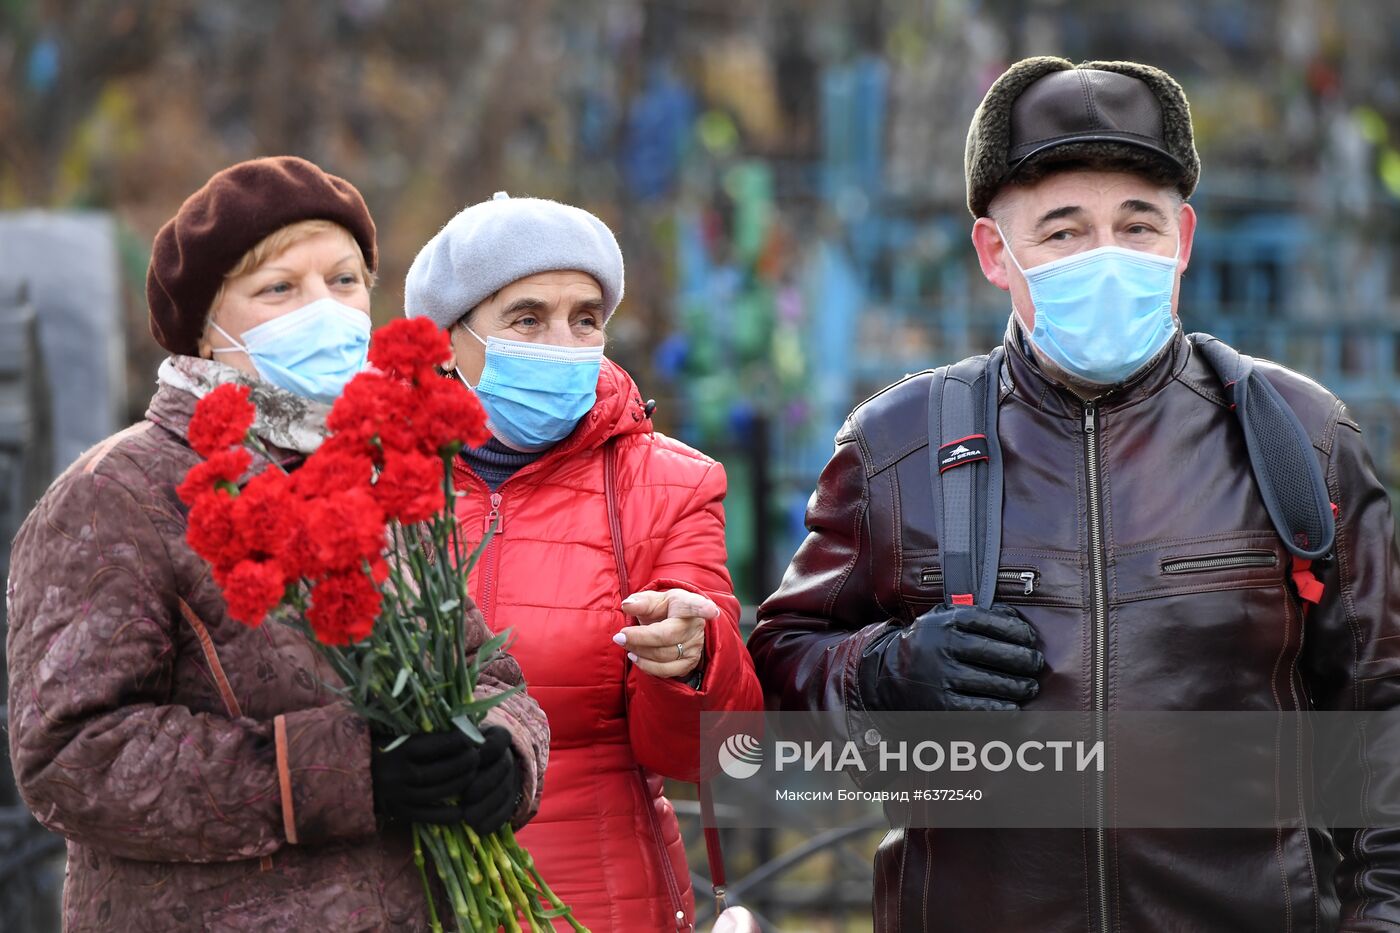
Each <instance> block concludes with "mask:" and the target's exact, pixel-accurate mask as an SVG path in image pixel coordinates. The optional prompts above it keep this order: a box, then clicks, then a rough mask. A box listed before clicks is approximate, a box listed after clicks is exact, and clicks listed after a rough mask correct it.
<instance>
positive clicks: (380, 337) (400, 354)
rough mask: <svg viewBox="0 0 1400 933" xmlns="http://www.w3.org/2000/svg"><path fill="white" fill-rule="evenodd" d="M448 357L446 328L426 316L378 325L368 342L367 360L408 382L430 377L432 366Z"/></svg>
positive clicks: (450, 343)
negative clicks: (378, 327)
mask: <svg viewBox="0 0 1400 933" xmlns="http://www.w3.org/2000/svg"><path fill="white" fill-rule="evenodd" d="M451 358H452V342H451V340H450V339H449V338H448V336H447V332H446V331H444V330H442V329H441V328H439V327H438V326H437V325H436V324H434V323H433V322H432V321H430V320H428V319H427V318H425V317H418V318H402V319H400V320H397V321H394V322H393V323H392V324H389V325H387V326H385V327H381V328H380V329H379V330H378V331H376V332H375V334H374V337H373V338H372V339H371V340H370V343H369V361H370V363H372V364H373V365H374V367H375V368H376V369H378V370H381V371H382V372H385V373H388V374H389V375H390V376H395V377H397V378H399V379H406V380H408V381H410V382H423V381H427V380H429V379H432V378H433V376H434V373H433V371H432V370H433V367H434V366H438V365H440V364H442V363H445V362H447V361H448V360H449V359H451Z"/></svg>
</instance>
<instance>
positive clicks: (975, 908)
mask: <svg viewBox="0 0 1400 933" xmlns="http://www.w3.org/2000/svg"><path fill="white" fill-rule="evenodd" d="M1005 359H1006V362H1005V364H1004V366H1003V372H1002V386H1001V389H1000V396H1001V400H1000V408H999V418H998V432H999V435H1000V439H1001V445H1002V451H1003V462H1004V481H1005V499H1004V508H1003V527H1002V536H1003V537H1002V552H1001V567H1002V568H1003V569H1015V570H1017V571H1018V572H1029V573H1032V574H1034V577H1033V581H1034V587H1033V590H1032V592H1029V593H1027V592H1026V591H1025V590H1026V587H1025V586H1023V585H1022V582H1021V581H1020V579H1019V578H1018V579H1017V580H1015V581H1009V582H1007V583H1006V584H1004V587H1003V589H1002V591H1001V594H1000V597H999V601H1000V602H1004V603H1009V604H1010V605H1012V606H1014V607H1015V608H1016V609H1018V610H1019V611H1020V613H1021V614H1022V616H1023V617H1024V618H1025V619H1026V620H1027V621H1029V622H1030V624H1031V625H1032V626H1033V627H1034V628H1035V630H1036V632H1037V633H1038V635H1039V638H1040V641H1041V647H1042V649H1043V651H1044V654H1045V657H1046V668H1045V671H1044V673H1043V674H1042V676H1041V678H1040V685H1041V687H1040V693H1039V695H1038V696H1036V697H1035V698H1034V699H1033V700H1032V701H1030V702H1029V703H1028V704H1026V706H1027V708H1033V709H1041V710H1088V709H1093V708H1094V706H1095V695H1096V692H1097V691H1100V690H1101V691H1103V693H1102V696H1103V700H1102V703H1103V705H1104V707H1105V708H1106V709H1107V710H1108V711H1110V713H1111V712H1112V711H1113V710H1279V709H1281V710H1296V709H1300V708H1307V706H1308V704H1310V703H1311V704H1312V705H1313V706H1315V707H1317V708H1319V709H1338V710H1349V709H1389V708H1392V707H1395V706H1396V705H1397V704H1400V563H1397V555H1396V550H1395V545H1394V538H1393V528H1392V521H1391V511H1390V500H1389V497H1388V495H1387V493H1386V489H1385V487H1384V486H1382V485H1381V483H1380V482H1379V481H1378V480H1377V478H1376V472H1375V469H1374V467H1373V466H1372V464H1371V461H1370V458H1369V456H1368V455H1367V453H1366V449H1365V445H1364V444H1363V442H1362V439H1361V433H1360V430H1359V428H1358V427H1357V425H1356V423H1355V422H1354V421H1353V420H1352V418H1351V416H1350V415H1349V414H1348V413H1347V410H1346V408H1345V407H1344V406H1343V404H1342V403H1341V402H1340V401H1338V400H1337V399H1336V398H1335V397H1334V396H1332V395H1331V394H1330V393H1328V392H1327V391H1326V390H1324V389H1322V388H1321V387H1320V386H1318V385H1316V384H1315V383H1313V382H1311V381H1309V380H1307V379H1305V378H1303V377H1302V376H1299V375H1298V374H1296V373H1293V372H1291V371H1289V370H1286V369H1284V368H1282V367H1279V366H1276V365H1273V364H1268V363H1260V365H1259V367H1258V369H1259V371H1260V372H1262V373H1263V374H1264V375H1265V376H1266V377H1267V378H1268V379H1269V380H1270V381H1271V382H1272V383H1273V384H1274V385H1275V386H1276V387H1277V389H1278V390H1279V392H1281V393H1282V395H1283V396H1284V398H1285V399H1286V400H1287V401H1288V403H1289V404H1290V405H1291V406H1292V407H1293V410H1294V411H1295V412H1296V413H1297V414H1298V416H1299V418H1300V419H1301V421H1302V423H1303V425H1304V426H1305V427H1306V429H1307V430H1308V432H1309V435H1310V436H1311V437H1312V440H1313V444H1314V447H1315V448H1316V453H1317V456H1318V458H1319V459H1320V462H1321V463H1322V466H1323V468H1324V471H1325V476H1326V480H1327V484H1328V489H1329V491H1330V494H1331V498H1332V501H1333V502H1334V503H1336V504H1337V505H1338V506H1339V507H1340V517H1339V521H1338V526H1337V546H1336V559H1335V560H1334V561H1332V562H1331V564H1330V565H1329V566H1327V568H1326V570H1325V572H1321V573H1320V578H1321V580H1322V582H1323V583H1324V584H1325V585H1326V590H1325V594H1324V596H1323V598H1322V602H1321V604H1320V605H1318V606H1317V607H1315V608H1314V609H1312V610H1311V611H1310V612H1309V613H1308V614H1307V616H1306V621H1305V619H1304V615H1303V614H1302V612H1301V611H1300V604H1299V601H1298V599H1297V598H1296V597H1295V595H1294V591H1293V589H1292V585H1291V583H1290V581H1289V578H1288V570H1289V559H1288V555H1287V553H1286V552H1285V551H1284V549H1283V547H1282V545H1281V543H1280V541H1279V539H1278V537H1277V535H1276V534H1275V532H1274V530H1273V526H1272V524H1271V523H1270V520H1269V516H1268V514H1267V512H1266V511H1265V508H1264V504H1263V501H1262V500H1261V498H1260V496H1259V493H1258V491H1257V488H1256V486H1255V483H1254V480H1253V474H1252V472H1251V469H1250V464H1249V459H1248V456H1247V454H1246V450H1245V445H1244V437H1243V433H1242V432H1241V430H1240V428H1239V425H1238V422H1237V421H1236V419H1235V416H1234V415H1233V414H1232V413H1231V411H1230V410H1229V407H1228V404H1227V403H1226V401H1225V399H1224V397H1223V395H1222V392H1221V386H1220V383H1219V380H1218V379H1217V378H1216V376H1215V375H1214V374H1213V373H1212V372H1211V371H1210V369H1209V368H1208V367H1207V365H1206V363H1205V361H1204V360H1203V359H1201V358H1200V357H1199V356H1198V355H1197V354H1195V353H1193V352H1192V350H1191V347H1190V344H1189V343H1188V342H1187V341H1186V340H1185V338H1184V337H1182V336H1180V335H1178V338H1177V340H1176V341H1175V343H1174V344H1173V345H1172V347H1171V349H1170V350H1169V351H1168V352H1167V353H1166V354H1165V355H1164V356H1163V358H1162V359H1160V360H1159V361H1158V362H1157V363H1155V364H1153V365H1152V366H1151V367H1150V368H1149V370H1148V371H1147V372H1146V373H1145V374H1144V375H1143V376H1141V377H1139V378H1137V379H1136V380H1134V382H1133V383H1131V384H1130V385H1128V386H1126V387H1124V388H1123V389H1121V390H1119V391H1117V392H1115V393H1113V394H1112V395H1110V396H1106V397H1104V398H1102V399H1100V400H1099V401H1098V403H1097V404H1093V405H1087V406H1086V404H1085V403H1084V402H1082V401H1081V400H1080V399H1078V398H1077V397H1076V396H1074V395H1072V394H1071V393H1069V392H1066V391H1064V390H1063V389H1061V388H1060V387H1058V386H1056V385H1054V384H1052V383H1051V382H1050V381H1049V380H1047V379H1046V377H1045V376H1044V375H1043V374H1042V373H1041V372H1040V371H1039V370H1038V369H1037V367H1036V366H1035V365H1034V363H1033V362H1031V360H1029V359H1028V357H1027V356H1026V354H1025V353H1024V351H1023V349H1022V348H1021V346H1019V341H1018V340H1016V339H1014V338H1011V339H1008V340H1007V341H1006V357H1005ZM928 378H929V377H928V376H927V375H916V376H913V377H910V378H909V379H907V380H905V381H903V382H901V383H898V384H896V385H895V386H892V387H890V388H889V389H886V390H885V391H884V392H882V393H880V394H878V395H876V396H875V397H874V398H872V399H870V400H869V401H867V402H865V403H864V405H863V406H862V408H861V409H858V411H860V418H859V420H857V419H856V418H855V417H854V416H853V417H852V418H851V419H848V420H847V422H846V425H845V427H843V429H842V430H841V432H840V433H839V434H838V435H837V438H836V452H835V454H834V456H833V457H832V459H831V461H830V463H828V464H827V466H826V469H825V470H824V472H823V473H822V476H821V480H820V484H819V485H818V487H817V490H816V492H815V493H814V494H813V496H812V499H811V502H810V504H809V506H808V511H807V527H808V529H809V531H810V534H809V535H808V537H807V540H806V541H805V542H804V543H803V545H802V547H801V548H800V549H799V550H798V552H797V555H796V556H795V557H794V558H793V561H792V565H791V566H790V567H789V568H788V572H787V575H786V576H785V578H784V580H783V583H782V586H781V587H780V588H779V590H778V591H777V592H776V593H774V594H773V596H772V597H770V598H769V599H768V601H767V602H765V603H764V604H763V606H762V607H761V608H760V610H759V621H760V623H761V624H760V625H759V627H758V629H757V630H756V631H755V632H754V634H753V637H752V638H751V640H750V642H749V648H750V651H752V653H753V656H754V660H755V663H756V665H757V668H758V673H759V677H760V679H761V680H762V682H763V685H764V690H765V694H766V697H767V702H768V705H769V707H770V708H773V709H786V710H813V709H822V710H843V711H844V714H845V718H846V720H847V726H848V728H849V729H850V735H852V736H861V735H862V734H864V733H865V731H866V729H867V728H868V726H869V722H870V721H869V718H868V714H867V711H866V709H865V707H864V700H863V698H862V696H861V694H860V689H859V685H858V682H857V677H856V669H857V663H858V661H859V658H860V654H861V649H862V648H863V647H864V645H865V644H866V643H867V642H868V641H869V640H870V639H871V638H872V636H874V635H875V634H877V633H879V632H880V631H882V630H883V629H884V628H885V627H886V625H887V624H888V622H887V620H893V621H894V622H895V623H897V624H903V623H908V622H910V621H912V620H913V619H914V618H915V617H916V616H918V615H919V614H920V613H922V612H924V611H926V610H927V609H929V608H930V607H931V606H933V605H934V604H935V602H937V601H940V600H941V597H942V594H941V592H939V591H938V588H937V587H936V586H930V585H928V584H926V582H925V578H924V575H923V574H922V572H923V571H924V570H926V569H930V568H937V567H938V557H937V550H938V546H937V542H936V541H935V540H933V538H932V536H931V534H930V529H931V527H932V525H933V519H932V513H931V510H932V507H933V505H932V498H931V484H930V482H929V476H930V462H929V455H928V445H927V438H926V429H925V427H924V425H926V423H927V420H926V405H927V395H928ZM1086 426H1088V427H1091V429H1092V432H1090V431H1086ZM1090 433H1092V434H1093V435H1094V437H1093V441H1094V442H1093V443H1090V440H1091V438H1090V436H1089V435H1090ZM876 435H878V436H876ZM873 450H885V451H890V452H891V453H890V454H889V455H888V456H886V457H884V458H882V459H878V460H876V459H873V458H872V451H873ZM1091 480H1092V482H1091ZM1091 489H1096V490H1097V491H1098V495H1097V501H1096V503H1095V507H1094V508H1091V502H1090V490H1091ZM1091 516H1092V517H1091ZM1091 523H1096V524H1097V525H1098V527H1097V528H1092V529H1091ZM1091 531H1093V532H1094V534H1093V535H1092V536H1091ZM1095 540H1097V541H1099V542H1101V543H1100V547H1099V548H1097V550H1098V553H1097V554H1095V553H1093V552H1094V550H1095V549H1094V548H1093V547H1092V546H1091V541H1095ZM1244 550H1249V551H1266V552H1272V553H1273V554H1274V555H1275V557H1276V561H1274V562H1272V566H1257V564H1258V563H1259V562H1258V561H1254V562H1252V563H1254V564H1256V565H1255V566H1238V567H1236V568H1234V569H1231V568H1229V567H1226V568H1225V569H1218V570H1204V571H1201V572H1198V573H1194V574H1182V573H1170V574H1169V573H1166V572H1164V569H1163V561H1164V560H1171V559H1175V558H1179V557H1190V556H1192V555H1205V554H1210V555H1219V554H1222V553H1227V552H1233V551H1244ZM1241 563H1245V562H1241ZM1266 563H1268V562H1266ZM1009 576H1010V575H1008V577H1009ZM1096 577H1097V580H1096V579H1095V578H1096ZM1096 584H1097V585H1098V586H1100V587H1102V589H1101V590H1100V592H1102V593H1103V594H1104V596H1103V598H1102V599H1101V600H1100V601H1099V602H1100V603H1101V605H1097V606H1096V604H1095V602H1096V601H1095V599H1094V596H1093V593H1094V591H1095V586H1096ZM875 876H876V878H875V903H874V911H875V929H876V930H877V931H891V933H892V931H905V930H937V931H951V933H1019V931H1032V930H1034V931H1038V933H1053V931H1076V933H1084V931H1092V933H1105V931H1109V930H1111V931H1124V933H1152V931H1163V933H1166V931H1187V930H1189V931H1217V930H1218V931H1231V933H1253V931H1257V933H1280V931H1285V933H1292V931H1324V933H1330V931H1335V930H1345V931H1351V933H1361V931H1380V930H1395V929H1397V928H1400V831H1395V830H1368V831H1365V832H1360V833H1357V832H1345V833H1343V832H1337V833H1335V834H1334V838H1333V837H1329V836H1328V835H1326V834H1324V833H1319V832H1316V831H1312V832H1310V831H1308V830H1303V829H1283V830H1280V831H1278V832H1275V831H1273V830H1267V831H1254V830H1238V831H1237V830H1210V831H1196V830H1172V831H1164V830H1151V831H1147V830H1114V829H1108V830H1105V831H1100V830H1095V829H1088V830H1082V831H1081V830H1051V831H1043V830H1035V831H1032V830H1024V831H1022V830H1015V831H1009V830H907V831H904V830H899V829H896V830H894V831H892V832H891V833H890V834H889V835H888V836H887V837H886V839H885V841H884V842H883V843H882V844H881V846H880V848H879V851H878V853H877V855H876V857H875Z"/></svg>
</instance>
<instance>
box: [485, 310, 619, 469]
mask: <svg viewBox="0 0 1400 933" xmlns="http://www.w3.org/2000/svg"><path fill="white" fill-rule="evenodd" d="M466 331H467V333H469V334H471V335H472V336H473V337H476V339H477V340H478V341H479V342H480V343H482V344H483V345H484V346H485V347H486V366H485V368H483V369H482V371H481V379H480V381H478V382H477V384H476V385H472V384H471V383H469V382H467V380H466V379H465V378H464V377H463V376H462V374H461V372H458V373H457V378H459V379H461V380H462V383H463V384H464V385H466V387H467V388H469V389H471V390H472V391H474V392H475V393H476V397H477V400H478V401H480V402H481V407H482V408H484V409H486V415H487V418H488V419H489V421H488V422H487V426H488V427H489V428H490V429H491V432H492V433H493V434H495V435H496V437H497V438H498V439H499V440H500V441H501V443H503V444H505V445H506V446H508V447H513V448H515V449H516V450H520V451H526V452H534V451H538V450H544V449H545V448H547V447H552V446H554V445H555V444H557V443H559V442H560V441H562V440H563V439H564V438H566V437H568V436H569V434H570V433H571V432H572V431H573V430H574V426H575V425H577V424H578V423H579V421H580V420H582V418H583V416H584V415H586V414H588V412H589V411H591V410H592V408H593V403H594V402H596V401H597V399H598V372H599V370H600V369H601V368H602V366H603V348H602V347H601V346H597V347H555V346H550V345H548V344H543V343H530V342H529V341H525V340H503V339H501V338H500V337H488V338H487V339H485V340H482V339H481V337H480V336H478V335H477V333H476V331H474V330H472V329H471V328H470V327H468V328H466Z"/></svg>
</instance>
